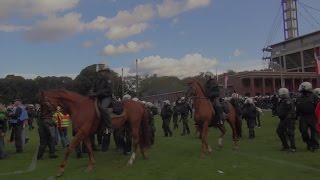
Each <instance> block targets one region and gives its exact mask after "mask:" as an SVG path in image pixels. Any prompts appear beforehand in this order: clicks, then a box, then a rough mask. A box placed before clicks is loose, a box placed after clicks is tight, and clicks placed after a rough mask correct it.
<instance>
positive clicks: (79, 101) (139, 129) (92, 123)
mask: <svg viewBox="0 0 320 180" xmlns="http://www.w3.org/2000/svg"><path fill="white" fill-rule="evenodd" d="M40 103H41V106H42V107H41V108H48V109H51V110H52V107H56V106H57V105H59V106H61V107H62V108H63V109H64V110H65V111H66V112H67V113H69V114H70V117H71V121H72V127H73V129H74V130H75V132H76V135H75V137H74V139H73V140H72V142H71V144H70V145H69V147H68V148H67V149H66V151H65V155H64V159H63V161H62V162H61V164H60V169H59V172H58V174H57V175H58V176H61V175H62V174H63V173H64V171H65V166H66V163H67V159H68V157H69V155H70V153H71V152H72V151H73V150H74V149H75V147H76V146H77V145H78V144H79V143H80V142H81V141H83V142H84V144H85V146H86V147H87V149H88V151H87V152H88V155H89V164H88V166H87V171H90V170H92V168H93V165H94V164H95V159H94V156H93V152H92V149H91V145H90V140H89V136H90V135H91V134H94V133H96V131H97V129H98V127H99V125H100V122H101V120H100V119H99V117H98V115H97V111H96V106H95V99H94V98H90V97H86V96H82V95H80V94H77V93H75V92H71V91H66V90H49V91H42V92H40ZM123 104H124V111H125V113H124V116H122V117H116V118H112V128H114V129H117V128H120V127H121V126H122V125H123V124H124V123H125V122H127V121H128V122H129V123H130V127H131V130H132V138H133V143H132V154H131V157H130V159H129V161H128V165H132V164H133V161H134V160H135V156H136V150H137V145H138V144H139V146H140V150H141V153H142V156H143V158H147V156H146V153H145V149H146V148H147V147H149V146H150V133H149V125H148V119H147V117H146V115H145V108H144V106H143V105H142V104H141V103H139V102H135V101H132V100H124V101H123ZM50 106H51V107H50Z"/></svg>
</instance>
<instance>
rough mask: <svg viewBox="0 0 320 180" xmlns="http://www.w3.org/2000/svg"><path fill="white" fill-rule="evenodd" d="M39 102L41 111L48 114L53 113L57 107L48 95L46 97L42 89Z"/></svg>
mask: <svg viewBox="0 0 320 180" xmlns="http://www.w3.org/2000/svg"><path fill="white" fill-rule="evenodd" d="M38 103H39V104H40V110H41V113H42V114H46V115H47V114H51V113H53V112H54V111H55V110H56V107H57V106H56V105H55V104H54V103H52V102H51V101H50V100H49V98H48V97H46V95H45V93H44V92H43V91H40V92H39V94H38Z"/></svg>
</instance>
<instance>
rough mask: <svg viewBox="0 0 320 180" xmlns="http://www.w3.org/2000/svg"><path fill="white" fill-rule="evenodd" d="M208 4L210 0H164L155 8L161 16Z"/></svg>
mask: <svg viewBox="0 0 320 180" xmlns="http://www.w3.org/2000/svg"><path fill="white" fill-rule="evenodd" d="M209 4H210V0H164V1H163V3H162V4H158V5H157V10H158V14H159V16H161V17H173V16H176V15H178V14H180V13H183V12H186V11H189V10H193V9H196V8H200V7H206V6H208V5H209Z"/></svg>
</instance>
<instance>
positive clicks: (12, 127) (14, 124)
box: [10, 123, 17, 142]
mask: <svg viewBox="0 0 320 180" xmlns="http://www.w3.org/2000/svg"><path fill="white" fill-rule="evenodd" d="M16 125H17V124H16V123H12V124H11V134H10V142H13V140H14V134H15V132H14V130H15V128H16Z"/></svg>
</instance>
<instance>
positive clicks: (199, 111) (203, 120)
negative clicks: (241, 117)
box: [186, 81, 238, 158]
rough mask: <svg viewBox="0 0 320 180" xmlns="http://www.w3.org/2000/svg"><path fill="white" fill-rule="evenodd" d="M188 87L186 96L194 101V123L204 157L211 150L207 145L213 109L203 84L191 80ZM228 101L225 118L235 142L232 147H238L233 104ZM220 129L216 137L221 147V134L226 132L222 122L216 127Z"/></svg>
mask: <svg viewBox="0 0 320 180" xmlns="http://www.w3.org/2000/svg"><path fill="white" fill-rule="evenodd" d="M188 85H189V88H188V90H187V93H186V96H187V97H192V98H193V101H194V107H195V113H194V114H195V116H194V119H195V121H196V124H197V125H198V130H199V132H200V137H201V140H202V152H201V158H204V155H205V154H206V153H207V152H211V151H212V150H211V147H210V146H209V145H208V127H209V124H210V123H211V121H212V119H213V117H214V114H215V112H214V109H213V108H212V105H211V104H210V100H209V99H208V98H207V97H206V96H205V93H204V90H203V85H202V84H201V83H200V82H198V81H192V82H190V83H189V84H188ZM227 103H228V107H229V114H228V115H227V117H226V118H224V119H226V120H227V121H228V122H229V124H230V127H231V129H232V136H233V140H234V143H235V146H234V149H238V135H237V131H236V112H235V110H234V108H233V106H232V105H231V104H230V103H229V102H227ZM218 128H219V129H220V131H221V135H220V137H219V139H218V144H219V147H222V144H223V136H224V135H225V133H226V128H225V126H224V124H222V125H220V126H219V127H218Z"/></svg>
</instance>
